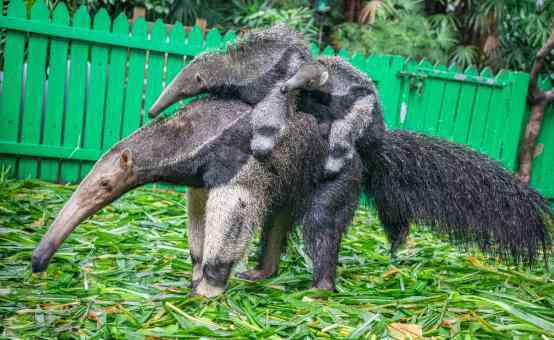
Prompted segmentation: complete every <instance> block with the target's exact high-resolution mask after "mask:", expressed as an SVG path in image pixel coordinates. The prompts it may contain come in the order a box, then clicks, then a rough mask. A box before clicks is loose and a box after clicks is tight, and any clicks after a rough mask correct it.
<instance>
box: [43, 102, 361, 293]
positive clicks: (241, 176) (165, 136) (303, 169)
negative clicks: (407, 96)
mask: <svg viewBox="0 0 554 340" xmlns="http://www.w3.org/2000/svg"><path fill="white" fill-rule="evenodd" d="M279 93H280V92H279ZM276 96H278V95H276ZM280 96H281V98H280V100H283V101H285V100H286V98H287V95H286V94H280ZM251 114H252V109H251V107H250V106H249V105H247V104H245V103H243V102H240V101H236V100H228V99H227V100H222V99H215V98H206V99H202V100H199V101H197V102H194V103H192V104H190V105H189V106H188V107H186V108H184V109H182V110H180V112H178V113H177V114H176V115H175V116H174V117H172V118H169V119H160V120H158V121H155V122H153V123H152V124H150V125H148V126H146V127H143V128H141V129H139V130H138V131H137V132H135V133H134V134H132V135H131V136H129V137H128V138H126V139H124V140H122V141H120V142H119V143H118V144H117V145H115V146H114V147H113V148H112V149H111V150H110V151H108V152H107V153H106V154H105V155H104V156H102V157H101V159H100V160H98V161H97V162H96V164H95V166H94V168H93V169H92V171H91V173H90V174H89V175H88V176H87V177H86V178H85V179H84V180H83V181H82V182H81V184H80V185H79V187H78V188H77V190H76V191H75V192H74V194H73V195H72V197H71V198H70V199H69V200H68V202H67V203H66V205H65V206H64V208H63V209H62V210H61V211H60V213H59V214H58V216H57V217H56V219H55V221H54V222H53V224H52V225H51V227H50V228H49V231H48V232H47V234H46V235H45V236H44V238H43V239H42V240H41V242H40V244H39V245H38V246H37V248H36V249H35V251H34V252H33V259H32V264H33V271H43V270H44V269H45V268H46V267H47V265H48V262H49V260H50V258H51V256H52V255H53V253H54V252H55V251H56V249H57V248H58V247H59V246H60V244H61V243H62V242H63V241H64V239H65V238H66V237H67V236H68V235H69V234H70V233H71V231H72V230H73V229H74V228H75V227H76V226H77V225H78V224H79V223H80V222H81V221H82V220H83V219H85V218H86V217H88V216H90V215H92V214H94V213H95V212H96V211H98V210H99V209H101V208H102V207H103V206H105V205H106V204H108V203H110V202H111V201H113V200H115V199H117V198H118V197H120V196H121V195H122V194H124V193H125V192H127V191H129V190H131V189H132V188H135V187H137V186H140V185H143V184H146V183H152V182H159V181H162V182H168V183H174V184H181V185H187V186H189V188H190V191H189V194H188V195H189V203H188V204H189V228H190V229H189V241H190V246H191V249H190V251H191V257H192V259H193V260H192V261H193V278H192V280H193V288H194V290H193V292H194V293H196V294H200V295H205V296H214V295H217V294H220V293H221V292H223V290H224V288H225V285H226V282H227V280H228V277H229V275H230V272H231V269H232V267H233V265H234V264H235V263H236V262H237V261H238V260H239V259H241V258H242V257H243V254H244V252H245V250H246V247H247V245H248V242H249V241H250V239H251V238H252V235H253V232H254V230H256V229H257V228H260V227H262V226H264V230H263V242H262V243H263V244H262V256H261V258H260V264H259V266H258V267H257V268H256V269H255V270H254V271H251V272H250V273H247V274H245V276H249V275H250V277H251V278H252V279H254V278H260V277H265V276H269V275H273V274H275V272H276V271H277V268H278V261H279V255H280V250H281V249H282V247H283V243H284V240H285V239H286V232H287V231H288V230H290V228H291V226H292V224H293V223H294V222H297V223H302V222H304V224H305V225H309V227H308V228H307V229H306V228H305V232H313V233H314V235H312V236H310V237H309V238H310V239H313V240H315V239H318V235H319V234H318V228H319V227H320V225H319V224H318V223H320V222H321V223H323V222H324V223H326V224H325V226H324V227H325V228H326V229H330V230H329V232H328V234H329V235H330V237H329V238H328V239H326V240H325V241H324V242H322V243H321V244H320V246H319V248H318V251H322V252H323V254H322V255H321V256H320V255H319V254H317V253H314V252H313V251H310V254H312V256H314V259H313V260H314V286H316V287H320V288H327V289H332V288H334V275H335V271H336V258H334V259H333V258H332V257H336V256H337V250H338V246H339V242H340V234H341V233H342V231H343V230H344V229H345V228H346V226H347V225H348V223H349V222H350V221H351V219H352V215H353V212H354V209H355V207H356V205H357V197H358V196H357V195H358V192H359V190H360V188H361V183H362V182H361V165H360V164H361V163H360V162H358V163H357V164H358V166H355V167H352V168H351V169H350V170H349V172H348V173H346V172H345V178H346V179H345V181H344V183H342V184H341V183H339V182H338V180H337V181H336V182H335V184H334V186H332V187H331V186H327V188H326V189H324V191H323V194H322V193H321V191H319V192H316V190H317V188H319V186H318V183H320V180H321V174H322V170H323V165H322V164H321V161H320V160H322V159H324V157H325V153H326V152H327V149H326V143H325V141H324V140H323V139H322V138H321V136H320V134H319V129H318V125H317V122H316V120H315V119H314V118H313V117H311V116H309V115H305V114H295V115H292V116H290V117H287V120H288V125H287V129H286V131H284V136H283V137H284V138H283V139H282V141H281V142H280V143H279V144H277V145H276V147H275V148H274V152H273V153H272V156H271V157H270V158H269V159H267V160H266V161H265V162H263V163H262V162H259V161H258V160H257V159H256V158H254V157H252V156H251V154H250V150H249V144H250V140H251V138H252V128H251V124H250V121H251ZM332 191H336V193H333V192H332ZM316 193H317V195H318V196H317V197H316V196H315V195H316ZM320 196H321V197H324V196H327V197H329V198H333V197H339V198H341V201H340V202H335V200H332V201H333V202H332V203H329V207H330V208H329V209H327V208H325V207H323V208H322V209H321V210H322V211H325V212H326V213H327V215H328V216H330V217H329V218H327V219H326V220H325V221H319V220H318V218H319V216H320V215H319V214H318V213H316V212H314V211H313V210H314V208H313V207H314V206H318V204H317V200H318V197H320ZM344 199H350V201H348V202H346V201H345V200H344ZM337 203H338V204H340V205H341V206H342V205H348V206H349V208H348V209H339V210H336V209H334V208H333V207H332V206H331V204H333V205H336V204H337ZM306 216H308V217H306ZM309 216H312V217H309ZM306 221H307V222H306ZM310 223H311V224H310ZM265 226H267V227H265ZM333 228H337V229H336V230H331V229H333ZM283 233H284V234H283ZM325 247H327V248H329V249H330V250H329V251H327V249H326V248H325ZM330 257H331V258H330ZM320 263H321V265H320ZM326 264H331V267H330V268H327V267H325V265H326Z"/></svg>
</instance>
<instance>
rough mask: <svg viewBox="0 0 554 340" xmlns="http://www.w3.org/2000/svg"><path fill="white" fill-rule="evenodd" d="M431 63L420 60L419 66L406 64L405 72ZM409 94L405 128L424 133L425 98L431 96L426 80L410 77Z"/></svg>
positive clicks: (411, 63) (428, 65) (429, 65)
mask: <svg viewBox="0 0 554 340" xmlns="http://www.w3.org/2000/svg"><path fill="white" fill-rule="evenodd" d="M431 66H432V65H431V63H430V62H429V61H427V60H422V61H421V62H420V63H419V64H415V63H413V62H410V63H408V65H407V70H408V71H409V70H410V69H414V70H415V69H417V68H418V67H431ZM409 81H410V92H409V93H410V94H409V97H408V98H409V99H408V113H407V115H406V121H405V125H404V126H405V128H406V129H408V130H411V131H416V132H421V133H422V132H424V130H423V127H424V123H425V114H426V112H425V109H426V106H427V101H428V100H427V98H428V97H430V96H431V95H432V93H431V92H430V90H429V89H428V85H429V83H428V79H426V78H419V77H411V78H410V80H409Z"/></svg>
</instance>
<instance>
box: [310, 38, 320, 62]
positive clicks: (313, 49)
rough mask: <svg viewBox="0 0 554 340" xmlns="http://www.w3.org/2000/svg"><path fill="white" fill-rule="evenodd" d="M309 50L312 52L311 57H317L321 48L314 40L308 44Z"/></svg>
mask: <svg viewBox="0 0 554 340" xmlns="http://www.w3.org/2000/svg"><path fill="white" fill-rule="evenodd" d="M310 51H311V53H312V57H313V58H316V59H317V58H318V57H319V54H320V51H321V49H320V48H319V46H318V45H317V44H316V43H315V42H312V43H311V44H310Z"/></svg>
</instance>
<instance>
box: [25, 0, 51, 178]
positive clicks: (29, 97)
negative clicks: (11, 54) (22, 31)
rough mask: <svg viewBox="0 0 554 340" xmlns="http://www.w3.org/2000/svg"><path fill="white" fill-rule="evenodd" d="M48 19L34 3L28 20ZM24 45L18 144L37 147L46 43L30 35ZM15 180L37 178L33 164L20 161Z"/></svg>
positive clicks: (41, 6) (46, 9) (45, 9)
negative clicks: (22, 87) (23, 95)
mask: <svg viewBox="0 0 554 340" xmlns="http://www.w3.org/2000/svg"><path fill="white" fill-rule="evenodd" d="M48 15H49V13H48V8H47V7H46V5H45V4H44V3H43V2H42V1H39V2H37V3H35V5H34V6H33V8H32V10H31V18H32V19H34V20H37V21H45V22H48ZM28 44H29V45H28V54H27V55H28V57H27V80H26V81H25V98H24V105H23V116H22V118H21V136H20V142H21V143H34V144H39V143H40V135H41V123H42V103H43V94H44V81H45V79H46V74H45V70H46V47H47V45H48V39H47V38H46V37H44V36H42V35H38V36H37V35H31V37H30V38H29V43H28ZM18 177H19V178H37V177H38V162H37V160H34V159H21V160H20V161H19V174H18Z"/></svg>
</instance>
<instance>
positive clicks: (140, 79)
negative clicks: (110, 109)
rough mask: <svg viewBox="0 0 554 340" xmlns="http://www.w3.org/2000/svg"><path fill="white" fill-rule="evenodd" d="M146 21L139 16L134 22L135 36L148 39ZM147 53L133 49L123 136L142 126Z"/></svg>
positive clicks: (128, 74)
mask: <svg viewBox="0 0 554 340" xmlns="http://www.w3.org/2000/svg"><path fill="white" fill-rule="evenodd" d="M146 28H147V25H146V21H144V19H143V18H139V19H137V20H136V21H135V23H134V24H133V29H132V35H133V36H134V37H135V38H139V37H140V38H142V39H144V40H145V41H146V40H147V39H146ZM145 61H146V53H145V52H144V51H140V50H131V53H130V55H129V64H128V69H127V89H126V92H125V109H124V111H123V124H122V131H121V138H123V137H126V136H128V135H130V134H131V133H132V132H133V131H135V130H136V129H138V128H139V127H140V124H141V121H142V112H141V111H142V110H141V108H142V92H143V90H144V65H145Z"/></svg>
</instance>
